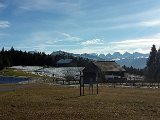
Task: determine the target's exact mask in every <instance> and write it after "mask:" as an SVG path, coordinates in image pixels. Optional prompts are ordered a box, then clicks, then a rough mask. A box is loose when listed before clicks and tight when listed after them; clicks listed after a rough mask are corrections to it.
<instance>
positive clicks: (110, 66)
mask: <svg viewBox="0 0 160 120" xmlns="http://www.w3.org/2000/svg"><path fill="white" fill-rule="evenodd" d="M94 64H95V65H96V66H97V67H98V68H99V69H100V70H101V71H102V72H120V71H121V72H122V71H123V72H124V71H126V70H125V69H123V68H122V67H121V66H120V65H118V64H117V63H116V62H115V61H97V62H95V63H94Z"/></svg>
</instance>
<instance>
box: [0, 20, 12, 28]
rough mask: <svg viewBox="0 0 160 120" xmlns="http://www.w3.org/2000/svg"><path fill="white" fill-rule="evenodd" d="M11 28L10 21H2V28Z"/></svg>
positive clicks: (0, 21)
mask: <svg viewBox="0 0 160 120" xmlns="http://www.w3.org/2000/svg"><path fill="white" fill-rule="evenodd" d="M8 27H10V23H9V22H8V21H2V20H0V28H8Z"/></svg>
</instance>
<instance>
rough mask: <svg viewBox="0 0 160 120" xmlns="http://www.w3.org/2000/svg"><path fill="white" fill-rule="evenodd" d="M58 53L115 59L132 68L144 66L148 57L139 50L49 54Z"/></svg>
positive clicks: (97, 58)
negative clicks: (131, 51) (132, 51)
mask: <svg viewBox="0 0 160 120" xmlns="http://www.w3.org/2000/svg"><path fill="white" fill-rule="evenodd" d="M58 54H64V55H72V56H75V57H83V58H88V59H92V60H97V61H113V60H114V61H116V62H117V63H118V64H120V65H121V66H123V65H125V66H127V67H131V66H132V67H134V68H140V69H142V68H144V67H145V66H146V61H147V59H148V56H149V54H143V53H139V52H134V53H133V54H131V53H129V52H125V53H124V54H121V53H119V52H114V53H113V54H110V53H108V54H106V55H105V54H99V55H98V54H97V53H91V54H87V53H83V54H74V53H68V52H64V51H56V52H52V53H51V55H58Z"/></svg>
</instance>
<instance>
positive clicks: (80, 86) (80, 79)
mask: <svg viewBox="0 0 160 120" xmlns="http://www.w3.org/2000/svg"><path fill="white" fill-rule="evenodd" d="M81 83H82V81H81V72H80V81H79V86H80V89H79V90H80V96H81V95H82V93H81Z"/></svg>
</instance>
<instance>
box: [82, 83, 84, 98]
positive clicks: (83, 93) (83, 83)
mask: <svg viewBox="0 0 160 120" xmlns="http://www.w3.org/2000/svg"><path fill="white" fill-rule="evenodd" d="M82 84H83V96H84V82H83V80H82Z"/></svg>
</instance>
